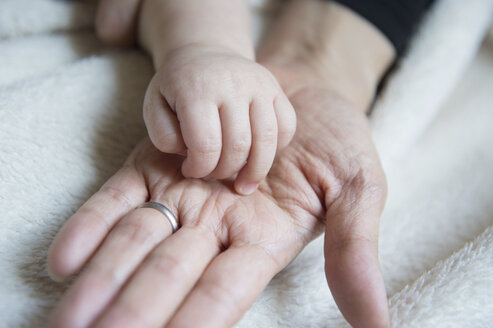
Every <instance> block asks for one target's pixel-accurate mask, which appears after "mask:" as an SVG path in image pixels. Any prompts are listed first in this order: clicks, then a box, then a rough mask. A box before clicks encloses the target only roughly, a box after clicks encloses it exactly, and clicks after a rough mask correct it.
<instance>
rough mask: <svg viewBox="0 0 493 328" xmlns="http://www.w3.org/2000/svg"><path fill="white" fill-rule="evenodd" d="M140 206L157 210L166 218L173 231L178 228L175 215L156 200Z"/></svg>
mask: <svg viewBox="0 0 493 328" xmlns="http://www.w3.org/2000/svg"><path fill="white" fill-rule="evenodd" d="M140 207H141V208H153V209H155V210H158V211H159V212H161V213H162V214H164V216H165V217H166V218H167V219H168V221H169V223H170V224H171V228H172V229H173V233H174V232H176V230H178V220H177V219H176V216H175V215H174V214H173V213H172V212H171V211H170V209H169V208H167V207H166V206H164V205H163V204H160V203H158V202H147V203H144V204H142V205H141V206H140Z"/></svg>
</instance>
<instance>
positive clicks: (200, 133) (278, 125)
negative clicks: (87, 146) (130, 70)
mask: <svg viewBox="0 0 493 328" xmlns="http://www.w3.org/2000/svg"><path fill="white" fill-rule="evenodd" d="M144 120H145V123H146V126H147V130H148V132H149V136H150V138H151V140H152V142H153V144H154V145H155V146H156V147H157V148H158V149H159V150H161V151H162V152H165V153H175V154H183V155H186V159H185V161H184V162H183V164H182V167H181V170H182V173H183V175H184V176H185V177H192V178H204V177H208V178H216V179H226V178H230V177H233V176H234V175H235V174H236V173H238V175H237V177H236V181H235V189H236V191H237V192H239V193H241V194H251V193H252V192H254V191H255V190H256V189H257V186H258V184H259V183H260V182H261V181H262V180H263V179H264V178H265V176H266V175H267V173H268V172H269V169H270V167H271V166H272V163H273V161H274V157H275V154H276V150H279V149H281V148H283V147H285V146H286V145H288V143H289V142H290V140H291V138H292V137H293V135H294V132H295V129H296V116H295V111H294V108H293V107H292V105H291V103H290V102H289V100H288V99H287V97H286V96H285V94H284V92H283V91H282V89H281V87H280V86H279V84H278V82H277V80H276V79H275V78H274V76H273V75H272V74H271V73H270V72H269V71H268V70H267V69H266V68H264V67H263V66H261V65H260V64H257V63H255V62H254V61H251V60H249V59H247V58H244V57H242V56H239V55H237V54H235V53H233V52H230V51H227V50H225V49H223V48H219V47H210V46H203V45H190V46H184V47H182V48H180V49H178V50H175V51H174V52H173V53H171V54H170V55H168V57H167V58H166V59H165V60H164V62H163V64H162V65H161V67H159V69H158V72H157V73H156V75H155V76H154V78H153V79H152V81H151V83H150V85H149V87H148V89H147V93H146V96H145V101H144Z"/></svg>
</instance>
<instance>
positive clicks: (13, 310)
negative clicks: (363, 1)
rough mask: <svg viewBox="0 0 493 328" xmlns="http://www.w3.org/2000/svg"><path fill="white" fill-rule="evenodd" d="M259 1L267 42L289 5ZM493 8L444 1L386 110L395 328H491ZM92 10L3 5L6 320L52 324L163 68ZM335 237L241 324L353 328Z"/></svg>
mask: <svg viewBox="0 0 493 328" xmlns="http://www.w3.org/2000/svg"><path fill="white" fill-rule="evenodd" d="M252 4H253V5H254V7H255V10H256V12H257V14H258V15H256V20H255V22H256V24H255V27H256V33H255V35H256V36H257V38H258V37H259V36H260V35H261V33H260V31H261V30H262V27H263V26H264V23H265V19H267V21H268V18H269V17H270V16H271V15H273V14H274V13H275V7H276V6H275V3H274V6H272V3H271V2H269V3H267V4H268V6H265V5H266V3H265V1H262V0H257V1H252ZM264 6H265V7H264ZM492 8H493V1H490V0H474V1H468V2H463V1H461V2H459V1H455V0H442V1H440V2H438V3H437V5H436V6H435V8H434V10H433V11H432V12H431V13H430V14H429V15H428V16H427V18H426V19H425V21H424V22H423V24H422V26H421V28H420V30H419V31H418V33H417V37H416V38H415V40H414V42H413V43H412V46H411V48H410V50H409V52H408V54H407V55H406V56H405V58H404V59H403V60H402V62H401V64H400V65H399V67H398V69H397V70H396V71H395V73H393V74H392V77H391V78H390V80H389V81H388V83H387V86H386V89H385V90H384V92H383V93H382V96H381V97H380V98H379V99H378V101H377V105H376V108H375V110H374V113H373V117H372V120H373V124H374V132H375V137H376V140H377V144H378V146H379V149H380V151H381V153H382V155H383V158H384V165H385V167H386V169H387V174H388V181H389V190H390V192H389V200H388V203H387V208H386V210H385V213H384V215H383V218H382V226H381V246H380V250H381V251H380V254H381V261H382V267H383V272H384V276H385V280H386V285H387V292H388V295H389V304H390V309H391V317H392V326H393V327H491V326H492V325H493V227H491V225H492V224H493V174H491V167H493V149H492V147H491V145H492V144H493V129H492V122H493V111H492V104H493V42H492V40H491V39H490V41H488V42H486V43H485V44H484V45H483V47H482V49H481V51H480V52H479V54H478V55H476V56H475V53H476V49H477V48H478V47H479V45H480V42H481V40H482V38H483V36H484V34H485V33H486V29H487V26H488V24H489V21H490V20H491V14H492V12H493V10H492ZM93 13H94V6H93V5H92V4H90V3H83V2H61V1H56V0H2V1H1V2H0V210H1V211H0V326H1V327H42V326H44V325H45V324H46V318H47V315H48V313H49V311H50V310H51V309H52V307H53V306H54V304H55V303H56V301H57V300H58V299H59V297H60V295H61V294H62V293H63V291H64V289H65V288H66V286H65V285H60V284H57V283H54V282H52V281H51V280H50V279H49V278H48V275H47V272H46V260H45V258H46V252H47V249H48V246H49V244H50V242H51V240H52V238H53V237H54V235H55V233H56V232H57V230H58V229H59V228H60V226H61V225H62V224H63V222H64V221H65V220H66V219H67V218H68V217H69V216H70V214H71V213H73V212H74V211H75V210H76V209H77V208H78V207H79V206H80V205H81V204H82V203H83V202H84V200H85V199H87V198H88V197H89V196H90V195H91V194H92V193H93V192H94V191H96V190H97V188H98V186H100V185H101V184H102V183H103V182H104V181H105V180H106V179H107V178H108V177H109V176H110V175H111V174H112V173H113V172H114V171H115V170H116V169H117V168H118V167H119V166H120V165H121V163H122V162H123V160H124V159H125V157H126V155H127V154H128V153H129V151H130V150H131V149H132V147H133V146H134V145H135V144H136V142H137V141H138V140H139V139H140V138H141V137H142V136H144V134H145V129H144V126H143V122H142V119H141V102H142V98H143V94H144V91H145V88H146V86H147V83H148V81H149V79H150V78H151V76H152V67H151V64H150V61H149V59H148V58H147V57H146V56H145V55H144V54H142V53H141V52H139V51H137V50H127V51H116V50H111V49H107V48H105V47H103V46H102V45H101V44H100V43H99V42H98V41H97V40H96V38H95V37H94V35H93V33H92V31H91V29H90V26H91V23H92V19H93ZM471 61H472V63H471ZM464 71H465V73H464ZM322 246H323V245H322V240H321V239H317V240H316V241H314V242H313V243H311V244H310V245H309V246H308V247H307V248H306V249H305V251H304V252H303V253H302V254H301V255H300V256H299V257H298V258H297V259H296V260H295V261H294V262H293V263H292V264H291V265H290V266H289V267H288V268H286V269H285V270H284V271H282V272H281V273H280V274H279V275H278V276H276V278H275V279H274V280H273V281H272V282H271V284H270V285H269V286H268V287H267V289H266V290H265V292H264V293H263V294H262V295H261V296H260V298H259V299H258V301H257V302H256V303H255V304H254V306H253V307H252V308H251V310H250V311H249V312H248V313H247V314H246V315H245V317H244V318H243V319H242V321H241V322H240V323H239V324H238V327H240V328H246V327H297V328H299V327H345V326H347V324H346V323H345V322H344V320H343V318H342V317H341V315H340V313H339V311H338V310H337V307H336V306H335V303H334V301H333V299H332V297H331V296H330V293H329V290H328V288H327V287H326V282H325V277H324V272H323V256H322Z"/></svg>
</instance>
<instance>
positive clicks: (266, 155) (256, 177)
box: [235, 100, 278, 195]
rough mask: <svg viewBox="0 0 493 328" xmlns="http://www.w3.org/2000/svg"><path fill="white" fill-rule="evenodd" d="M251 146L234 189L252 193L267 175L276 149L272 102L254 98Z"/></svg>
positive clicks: (275, 124) (245, 193)
mask: <svg viewBox="0 0 493 328" xmlns="http://www.w3.org/2000/svg"><path fill="white" fill-rule="evenodd" d="M250 125H251V131H252V146H251V149H250V154H249V156H248V161H247V163H246V165H245V166H244V167H243V169H242V170H241V171H240V173H239V174H238V177H237V178H236V181H235V190H236V191H237V192H238V193H240V194H244V195H249V194H251V193H253V192H254V191H255V190H256V189H257V186H258V185H259V183H260V182H261V181H262V180H263V179H264V178H265V177H266V176H267V173H268V172H269V170H270V168H271V166H272V163H273V162H274V157H275V155H276V149H277V136H278V124H277V119H276V114H275V112H274V109H273V103H272V102H264V101H258V100H254V101H253V102H252V104H251V108H250Z"/></svg>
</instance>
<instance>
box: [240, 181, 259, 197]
mask: <svg viewBox="0 0 493 328" xmlns="http://www.w3.org/2000/svg"><path fill="white" fill-rule="evenodd" d="M257 186H258V184H256V183H252V184H247V185H244V186H241V187H240V192H241V193H242V194H243V195H251V194H253V193H254V191H255V190H256V189H257Z"/></svg>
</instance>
